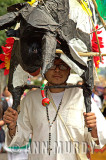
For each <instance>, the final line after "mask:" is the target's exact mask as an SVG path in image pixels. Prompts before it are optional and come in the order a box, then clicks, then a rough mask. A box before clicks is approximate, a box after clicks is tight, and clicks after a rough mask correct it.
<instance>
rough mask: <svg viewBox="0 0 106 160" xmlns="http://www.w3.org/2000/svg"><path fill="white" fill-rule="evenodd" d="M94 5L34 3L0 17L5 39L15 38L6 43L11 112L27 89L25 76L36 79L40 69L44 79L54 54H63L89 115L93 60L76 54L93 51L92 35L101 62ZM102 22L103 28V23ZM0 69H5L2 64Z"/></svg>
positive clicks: (72, 0) (61, 1)
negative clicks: (77, 79) (77, 80)
mask: <svg viewBox="0 0 106 160" xmlns="http://www.w3.org/2000/svg"><path fill="white" fill-rule="evenodd" d="M93 2H95V1H94V0H93V1H91V0H87V1H86V0H78V1H77V0H59V1H58V0H55V1H54V0H35V1H34V2H33V4H31V2H29V3H19V4H15V5H13V6H10V7H8V13H7V14H5V15H3V16H1V17H0V30H4V29H8V31H7V36H8V37H15V38H9V39H8V40H10V41H11V42H10V41H9V42H10V43H11V51H12V53H11V60H10V72H9V81H8V87H9V90H10V92H11V93H12V95H13V99H14V103H13V108H14V109H17V106H18V105H19V103H20V97H21V95H22V93H23V91H24V89H26V87H28V86H26V85H24V82H25V80H24V79H25V77H26V80H27V76H28V73H30V74H31V75H34V76H36V75H38V74H39V72H40V69H41V73H42V76H44V74H45V72H47V71H48V69H49V68H50V67H51V66H52V65H53V61H54V58H55V53H56V52H59V53H60V52H61V51H62V54H61V55H60V56H61V59H63V60H64V61H65V62H66V63H67V62H69V64H70V67H71V68H73V70H74V71H75V72H76V73H77V74H78V75H79V76H81V77H82V79H83V80H84V85H83V86H82V87H83V93H84V97H85V104H86V111H87V112H90V104H91V102H90V99H91V93H92V88H93V58H92V56H90V57H88V58H87V57H86V58H84V57H83V58H82V57H81V56H79V54H78V53H79V52H83V53H85V54H86V53H88V52H92V51H93V50H92V45H91V39H92V34H93V33H94V34H95V37H96V41H95V44H96V45H97V48H98V50H97V52H99V55H100V59H102V58H101V53H100V46H102V47H103V45H102V44H101V45H100V43H99V42H100V41H99V39H98V36H97V29H96V28H95V25H94V24H95V6H94V4H95V3H93ZM102 22H103V25H104V21H103V20H102ZM14 24H17V26H18V27H16V28H17V29H15V30H13V29H10V28H11V27H12V26H13V25H14ZM104 27H105V26H104ZM91 32H92V33H91ZM7 43H8V41H7ZM95 44H94V45H95ZM8 47H9V46H8V45H6V46H5V47H4V48H3V50H4V51H6V52H8V50H9V49H10V48H8ZM4 56H5V55H3V57H4ZM9 56H10V55H9ZM3 57H2V59H1V60H3V59H4V58H3ZM2 66H3V67H5V65H3V64H2ZM17 77H18V79H19V80H17ZM33 87H34V86H33ZM57 87H59V86H57ZM70 87H71V86H70Z"/></svg>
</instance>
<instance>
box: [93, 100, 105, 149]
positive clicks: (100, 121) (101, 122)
mask: <svg viewBox="0 0 106 160" xmlns="http://www.w3.org/2000/svg"><path fill="white" fill-rule="evenodd" d="M91 102H92V105H91V112H93V113H95V115H96V121H97V134H98V138H99V144H100V148H102V147H103V146H104V145H105V144H106V120H105V118H104V117H103V115H102V113H101V111H100V110H99V108H98V107H97V106H96V104H95V102H94V101H93V99H92V100H91Z"/></svg>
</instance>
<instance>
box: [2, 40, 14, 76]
mask: <svg viewBox="0 0 106 160" xmlns="http://www.w3.org/2000/svg"><path fill="white" fill-rule="evenodd" d="M6 43H7V44H6V45H5V46H1V48H2V50H3V52H4V53H3V54H0V60H1V61H3V62H2V63H1V64H0V69H2V68H5V70H4V75H7V74H9V68H10V59H11V52H12V48H13V44H14V38H12V37H10V38H7V40H6Z"/></svg>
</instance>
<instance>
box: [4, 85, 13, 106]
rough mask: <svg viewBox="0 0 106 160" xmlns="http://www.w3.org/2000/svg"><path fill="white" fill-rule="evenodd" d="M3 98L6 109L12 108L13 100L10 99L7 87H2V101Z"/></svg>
mask: <svg viewBox="0 0 106 160" xmlns="http://www.w3.org/2000/svg"><path fill="white" fill-rule="evenodd" d="M3 98H4V99H5V100H6V101H7V103H8V107H12V104H13V98H12V95H11V93H10V92H9V91H8V87H7V86H5V87H4V90H3V94H2V99H3Z"/></svg>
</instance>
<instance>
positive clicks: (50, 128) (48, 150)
mask: <svg viewBox="0 0 106 160" xmlns="http://www.w3.org/2000/svg"><path fill="white" fill-rule="evenodd" d="M46 97H47V90H46ZM61 104H62V99H61V101H60V103H59V106H58V109H57V111H56V115H55V117H54V119H53V121H52V122H50V117H49V112H48V105H47V106H46V114H47V120H48V124H49V144H48V149H47V152H48V154H49V155H50V151H52V148H51V130H52V125H53V124H54V122H55V121H56V118H57V115H58V112H59V109H60V106H61Z"/></svg>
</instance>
